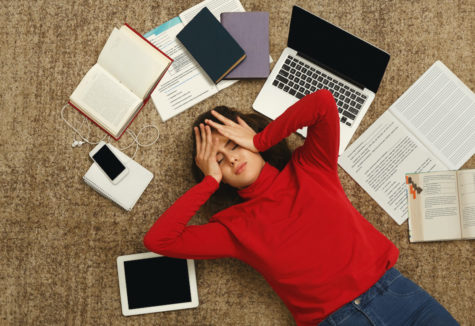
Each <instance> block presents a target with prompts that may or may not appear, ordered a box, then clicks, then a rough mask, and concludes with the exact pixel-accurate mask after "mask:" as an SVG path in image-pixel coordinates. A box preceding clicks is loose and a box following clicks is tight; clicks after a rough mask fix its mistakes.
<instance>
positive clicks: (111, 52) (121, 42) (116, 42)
mask: <svg viewBox="0 0 475 326" xmlns="http://www.w3.org/2000/svg"><path fill="white" fill-rule="evenodd" d="M97 62H98V63H99V64H100V65H101V66H102V67H103V68H104V69H105V70H107V71H109V72H110V73H111V74H112V75H113V76H114V77H115V78H117V79H118V80H119V81H120V82H121V83H123V84H124V85H125V86H126V87H128V88H129V89H130V90H131V91H132V92H134V93H135V94H136V95H137V96H138V97H140V98H141V99H145V97H146V96H147V95H148V93H149V92H150V90H151V89H152V87H153V86H154V85H155V84H156V82H157V80H158V78H159V77H160V76H161V74H162V73H163V71H164V69H166V67H167V65H168V64H169V62H170V60H169V59H168V58H166V57H165V56H163V54H161V53H160V52H159V51H157V50H156V49H154V48H153V47H152V46H151V45H150V44H148V43H147V42H146V41H145V40H143V39H141V38H140V36H138V35H137V34H135V32H133V31H132V30H130V28H128V27H127V26H122V27H121V29H120V30H118V29H117V28H114V30H113V31H112V34H111V35H110V36H109V39H108V40H107V42H106V45H105V46H104V48H103V49H102V52H101V54H100V55H99V59H98V61H97Z"/></svg>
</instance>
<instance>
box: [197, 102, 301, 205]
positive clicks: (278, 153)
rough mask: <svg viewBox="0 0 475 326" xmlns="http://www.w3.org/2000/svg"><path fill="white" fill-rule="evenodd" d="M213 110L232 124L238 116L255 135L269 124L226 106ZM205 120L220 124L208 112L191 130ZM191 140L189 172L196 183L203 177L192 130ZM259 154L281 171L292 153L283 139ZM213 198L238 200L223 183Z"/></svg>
mask: <svg viewBox="0 0 475 326" xmlns="http://www.w3.org/2000/svg"><path fill="white" fill-rule="evenodd" d="M213 110H215V111H217V112H218V113H220V114H222V115H223V116H225V117H226V118H228V119H231V120H233V121H234V122H237V117H238V116H239V117H240V118H241V119H243V120H244V121H245V122H246V123H247V124H248V125H249V126H250V127H251V128H252V129H254V131H256V132H257V133H258V132H261V131H262V130H264V128H265V127H266V126H267V125H268V124H269V122H270V119H268V118H266V117H264V116H262V115H259V114H256V113H249V114H241V113H239V112H237V111H236V110H235V109H231V108H228V107H227V106H217V107H215V108H214V109H213ZM205 119H209V120H212V121H215V122H217V123H221V122H220V121H219V120H217V119H216V118H215V117H214V116H213V115H212V114H211V110H209V111H207V112H205V113H203V114H201V115H200V116H198V118H196V120H195V122H194V123H193V128H194V127H195V126H196V127H199V125H200V123H204V121H205ZM192 138H193V157H192V167H191V170H192V173H193V177H194V178H195V181H196V182H197V183H198V182H200V181H201V180H202V179H203V177H204V175H203V173H202V172H201V170H200V168H199V167H198V166H197V165H196V163H195V157H196V139H195V134H194V131H193V129H192ZM260 154H261V156H262V158H263V159H264V161H266V162H267V163H269V164H270V165H272V166H274V167H276V168H277V169H279V170H282V169H283V168H284V167H285V165H287V163H288V162H289V161H290V157H291V155H292V152H291V151H290V149H289V146H288V145H287V141H286V140H285V139H283V140H281V141H280V142H279V143H278V144H276V145H274V146H273V147H271V148H269V149H268V150H267V151H265V152H261V153H260ZM213 197H216V198H219V199H224V197H232V198H234V199H235V200H236V201H237V200H238V199H237V198H239V197H238V195H237V191H236V189H235V188H233V187H231V186H229V185H227V184H224V183H221V185H220V187H219V189H218V190H217V191H216V192H215V194H214V195H213Z"/></svg>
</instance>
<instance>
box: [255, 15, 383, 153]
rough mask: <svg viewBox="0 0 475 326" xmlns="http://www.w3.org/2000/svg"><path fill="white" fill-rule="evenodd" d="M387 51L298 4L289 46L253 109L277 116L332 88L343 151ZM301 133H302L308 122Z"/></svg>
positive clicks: (368, 101) (378, 77) (369, 98)
mask: <svg viewBox="0 0 475 326" xmlns="http://www.w3.org/2000/svg"><path fill="white" fill-rule="evenodd" d="M388 61H389V54H388V53H386V52H384V51H382V50H380V49H378V48H376V47H375V46H373V45H371V44H369V43H368V42H365V41H363V40H362V39H360V38H358V37H356V36H354V35H352V34H350V33H348V32H346V31H344V30H342V29H340V28H339V27H337V26H335V25H332V24H330V23H329V22H327V21H325V20H323V19H321V18H319V17H317V16H315V15H313V14H311V13H309V12H308V11H305V10H303V9H302V8H300V7H297V6H294V7H293V9H292V18H291V21H290V29H289V38H288V41H287V48H285V49H284V51H283V52H282V54H281V56H280V58H279V60H278V61H277V63H276V64H275V66H274V68H273V69H272V72H271V74H270V75H269V77H268V78H267V80H266V83H265V84H264V86H263V88H262V89H261V91H260V92H259V95H258V96H257V98H256V100H255V101H254V104H253V105H252V106H253V108H254V110H256V111H258V112H260V113H262V114H264V115H265V116H267V117H269V118H271V119H275V118H277V117H278V116H279V115H281V114H282V113H283V112H284V111H285V110H286V109H287V108H288V107H289V106H291V105H292V104H294V103H295V102H297V101H298V100H299V99H301V98H302V97H304V96H305V95H307V94H309V93H313V92H315V91H316V90H318V89H324V88H326V89H328V90H330V91H331V92H332V93H333V96H334V97H335V100H336V103H337V107H338V112H339V114H340V154H341V153H342V152H343V151H344V150H345V148H346V146H347V145H348V143H349V142H350V140H351V137H352V136H353V134H354V132H355V131H356V128H358V126H359V124H360V122H361V120H362V119H363V117H364V115H365V114H366V111H367V110H368V108H369V106H370V104H371V102H372V101H373V99H374V96H375V93H376V91H377V90H378V87H379V84H380V82H381V79H382V78H383V75H384V71H385V70H386V66H387V64H388ZM298 132H299V133H300V134H301V135H303V136H304V137H305V136H306V134H307V130H306V127H305V128H303V129H299V130H298Z"/></svg>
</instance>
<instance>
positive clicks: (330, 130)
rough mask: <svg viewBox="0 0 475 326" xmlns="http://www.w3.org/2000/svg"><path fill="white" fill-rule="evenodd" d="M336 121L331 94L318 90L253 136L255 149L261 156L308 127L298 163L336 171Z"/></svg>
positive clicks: (337, 134) (337, 135) (337, 144)
mask: <svg viewBox="0 0 475 326" xmlns="http://www.w3.org/2000/svg"><path fill="white" fill-rule="evenodd" d="M339 120H340V119H339V116H338V109H337V107H336V103H335V100H334V98H333V95H332V93H331V92H330V91H328V90H318V91H316V92H315V93H312V94H308V95H307V96H305V97H303V98H302V99H301V100H299V101H298V102H297V103H295V104H294V105H292V106H290V107H289V108H288V109H287V110H286V111H285V112H284V113H282V114H281V115H280V116H279V117H278V118H277V119H275V120H274V121H272V122H271V123H269V125H267V127H266V128H265V129H264V130H263V131H262V132H260V133H258V134H256V135H255V136H254V145H255V146H256V148H257V149H258V150H259V151H260V152H263V151H265V150H267V149H269V148H270V147H272V146H274V145H275V144H277V143H278V142H279V141H281V140H282V139H283V138H285V137H287V136H289V135H290V134H291V133H292V132H295V131H296V130H297V129H300V128H303V127H305V126H308V129H307V138H306V139H305V143H304V144H303V145H302V147H301V148H299V149H298V151H299V155H300V159H301V161H303V163H305V164H310V165H317V166H320V167H324V168H329V169H332V170H336V169H337V164H338V148H339V145H340V123H339Z"/></svg>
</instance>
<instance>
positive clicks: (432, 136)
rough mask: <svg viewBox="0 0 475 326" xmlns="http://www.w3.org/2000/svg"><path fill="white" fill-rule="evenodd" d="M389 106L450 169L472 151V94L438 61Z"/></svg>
mask: <svg viewBox="0 0 475 326" xmlns="http://www.w3.org/2000/svg"><path fill="white" fill-rule="evenodd" d="M389 110H390V111H392V113H393V114H394V115H395V116H396V117H397V118H398V119H399V120H400V121H401V122H402V123H403V124H404V125H406V126H407V128H408V129H409V130H411V132H412V133H413V134H414V135H415V136H416V137H417V138H418V139H419V140H420V141H421V142H422V143H423V144H424V145H425V146H426V147H427V148H428V149H429V150H430V151H431V152H432V153H433V154H434V155H435V156H437V157H438V158H439V159H440V160H441V161H442V162H443V163H444V164H445V165H446V166H447V167H448V168H449V169H450V170H457V169H459V168H460V167H461V166H462V165H463V164H464V163H465V162H466V161H467V160H468V159H470V157H471V156H472V155H473V154H475V128H474V125H475V94H474V93H473V92H472V91H471V90H470V89H469V88H468V87H467V86H466V85H465V84H464V83H463V82H462V81H461V80H460V79H458V78H457V76H455V75H454V74H453V73H452V72H451V71H450V70H449V69H448V68H447V67H446V66H445V65H444V64H443V63H442V62H440V61H437V62H436V63H435V64H433V65H432V67H430V68H429V70H427V71H426V72H425V73H424V74H423V75H422V76H421V77H420V78H419V79H418V80H417V81H416V82H415V83H414V84H413V85H412V86H411V87H410V88H409V89H408V90H407V91H406V92H405V93H404V94H403V95H402V96H401V97H400V98H399V99H398V100H397V101H396V102H394V104H393V105H391V107H390V108H389Z"/></svg>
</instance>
